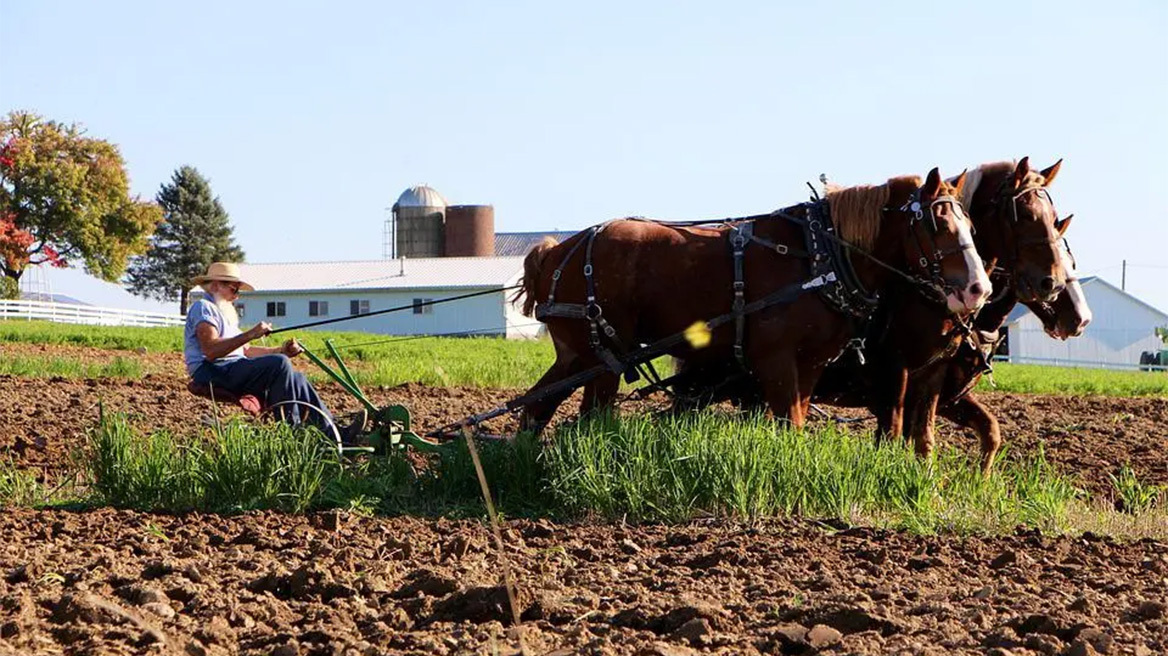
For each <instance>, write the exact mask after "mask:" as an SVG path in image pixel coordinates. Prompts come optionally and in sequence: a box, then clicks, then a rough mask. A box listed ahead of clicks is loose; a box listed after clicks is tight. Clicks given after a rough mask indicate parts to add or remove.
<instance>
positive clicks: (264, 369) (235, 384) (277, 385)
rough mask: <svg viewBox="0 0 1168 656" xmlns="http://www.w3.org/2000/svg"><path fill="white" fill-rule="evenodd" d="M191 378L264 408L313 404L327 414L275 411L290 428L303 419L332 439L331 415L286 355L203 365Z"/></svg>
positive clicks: (300, 409) (298, 409) (303, 410)
mask: <svg viewBox="0 0 1168 656" xmlns="http://www.w3.org/2000/svg"><path fill="white" fill-rule="evenodd" d="M191 378H193V379H194V381H195V382H196V383H199V384H200V385H208V384H210V385H212V386H213V387H217V388H221V389H224V390H227V391H229V392H232V393H233V394H236V395H239V396H242V395H244V394H251V395H252V396H255V397H256V398H258V399H260V401H261V402H263V404H264V405H265V406H271V405H276V404H277V403H281V402H283V401H298V402H303V403H311V404H312V405H313V406H316V407H317V408H320V411H321V412H323V413H324V416H321V412H316V411H315V410H312V409H309V408H307V407H305V406H303V405H301V404H300V403H288V404H285V405H283V406H279V407H277V408H276V409H274V410H273V412H274V413H276V414H277V416H282V417H283V418H284V420H285V421H287V422H289V423H291V424H294V425H295V424H299V423H300V422H301V418H302V417H303V418H305V420H306V421H307V422H308V423H310V424H312V425H314V426H316V427H317V428H320V429H321V430H322V431H324V433H325V434H326V435H331V434H332V431H331V428H330V426H331V425H332V424H333V418H332V415H331V414H329V411H328V409H327V408H325V407H324V401H321V400H320V396H319V395H317V393H316V390H315V389H313V387H312V384H311V383H309V382H308V378H307V377H305V375H304V374H302V373H300V372H299V371H296V369H295V368H294V367H293V366H292V361H291V360H289V359H288V357H287V356H285V355H280V354H278V353H277V354H273V355H261V356H260V357H258V358H239V359H237V360H229V361H227V362H204V363H203V364H201V365H199V368H198V369H196V370H195V373H194V374H192V376H191Z"/></svg>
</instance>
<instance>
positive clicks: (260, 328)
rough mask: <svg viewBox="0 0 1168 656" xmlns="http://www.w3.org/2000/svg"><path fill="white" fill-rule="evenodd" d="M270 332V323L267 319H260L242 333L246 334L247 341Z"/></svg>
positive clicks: (265, 335)
mask: <svg viewBox="0 0 1168 656" xmlns="http://www.w3.org/2000/svg"><path fill="white" fill-rule="evenodd" d="M270 332H272V324H270V323H268V322H267V321H261V322H259V323H257V324H256V325H254V326H252V327H251V328H249V329H248V331H247V332H246V333H244V335H247V341H249V342H250V341H251V340H253V339H259V338H261V337H267V336H268V333H270Z"/></svg>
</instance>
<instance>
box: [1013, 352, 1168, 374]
mask: <svg viewBox="0 0 1168 656" xmlns="http://www.w3.org/2000/svg"><path fill="white" fill-rule="evenodd" d="M994 361H995V362H1011V363H1014V364H1042V365H1047V366H1051V367H1073V368H1076V369H1111V370H1112V371H1168V365H1160V364H1138V363H1136V364H1132V363H1128V362H1099V361H1098V360H1074V359H1071V358H1034V357H1018V356H1013V357H1012V356H1009V355H1000V354H998V355H995V356H994Z"/></svg>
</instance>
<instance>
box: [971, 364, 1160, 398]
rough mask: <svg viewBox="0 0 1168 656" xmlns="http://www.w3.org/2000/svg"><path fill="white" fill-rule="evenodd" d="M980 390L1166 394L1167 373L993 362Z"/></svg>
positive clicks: (1114, 394) (1098, 394) (1038, 392)
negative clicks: (991, 371) (992, 370)
mask: <svg viewBox="0 0 1168 656" xmlns="http://www.w3.org/2000/svg"><path fill="white" fill-rule="evenodd" d="M977 390H978V391H979V392H986V391H999V392H1014V393H1021V394H1073V395H1089V396H1168V375H1165V374H1164V373H1163V372H1159V371H1115V370H1109V369H1087V368H1082V367H1051V366H1045V365H1035V364H1010V363H1008V362H996V363H994V373H993V376H985V377H982V379H981V383H979V384H978V386H977Z"/></svg>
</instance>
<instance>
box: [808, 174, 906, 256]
mask: <svg viewBox="0 0 1168 656" xmlns="http://www.w3.org/2000/svg"><path fill="white" fill-rule="evenodd" d="M899 181H912V183H913V186H914V187H916V186H920V178H917V177H915V176H905V177H904V178H893V179H892V180H889V181H888V182H887V183H886V184H882V185H857V186H855V187H838V186H835V185H828V187H827V203H828V205H829V207H830V208H831V221H832V224H834V225H835V229H836V233H837V234H838V235H839V236H840V239H843V240H844V241H847V242H850V243H852V244H855V245H856V246H857V247H859V248H862V249H864V250H872V249H873V248H875V246H876V237H877V236H878V235H879V234H880V223H881V220H882V219H883V218H884V208H885V207H886V206H887V205H888V198H889V196H890V195H891V187H892V185H893V184H894V183H896V182H899Z"/></svg>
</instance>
